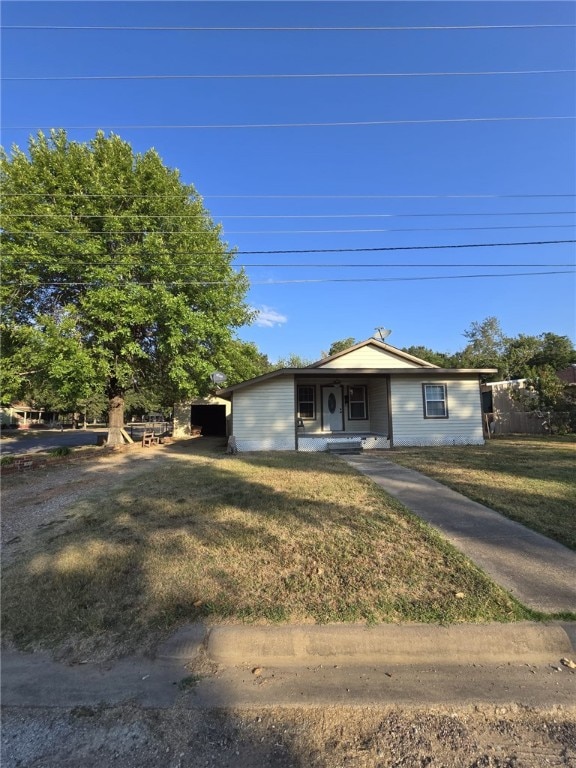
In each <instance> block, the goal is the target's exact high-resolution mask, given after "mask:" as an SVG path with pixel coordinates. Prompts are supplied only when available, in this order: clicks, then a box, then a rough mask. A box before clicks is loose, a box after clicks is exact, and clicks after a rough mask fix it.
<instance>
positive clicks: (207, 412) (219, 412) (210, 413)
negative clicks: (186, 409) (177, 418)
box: [190, 405, 226, 437]
mask: <svg viewBox="0 0 576 768" xmlns="http://www.w3.org/2000/svg"><path fill="white" fill-rule="evenodd" d="M190 416H191V423H192V424H193V425H194V426H195V427H202V434H203V435H206V436H207V437H226V406H225V405H193V406H192V412H191V414H190Z"/></svg>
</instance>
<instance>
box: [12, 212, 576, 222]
mask: <svg viewBox="0 0 576 768" xmlns="http://www.w3.org/2000/svg"><path fill="white" fill-rule="evenodd" d="M574 214H576V211H497V212H496V213H477V212H473V213H462V212H455V213H446V212H444V213H288V214H284V213H265V214H261V213H239V214H236V213H234V214H223V215H219V214H215V213H210V214H208V213H197V214H188V213H158V214H156V213H152V214H150V213H128V214H126V216H115V219H200V220H205V219H207V218H210V219H398V218H404V219H406V218H436V217H447V216H572V215H574ZM7 215H9V216H10V217H11V218H14V219H40V218H52V217H54V216H57V217H62V216H65V217H66V216H68V215H71V216H74V218H75V219H102V218H104V217H105V216H106V213H104V214H102V213H73V212H72V211H67V212H64V213H56V214H54V213H33V214H29V213H10V214H7Z"/></svg>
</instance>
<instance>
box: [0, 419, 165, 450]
mask: <svg viewBox="0 0 576 768" xmlns="http://www.w3.org/2000/svg"><path fill="white" fill-rule="evenodd" d="M164 426H165V425H163V424H162V425H161V424H160V422H157V423H156V424H150V425H144V424H127V425H126V431H127V432H128V434H129V435H132V436H133V437H134V438H135V439H138V437H139V436H140V435H141V434H142V432H143V430H144V429H145V428H152V427H154V428H155V431H156V432H161V431H162V429H163V428H164ZM107 432H108V429H107V428H106V427H88V428H87V429H70V428H66V429H64V431H60V429H37V430H36V429H35V430H32V429H26V430H24V429H19V430H6V431H3V432H2V435H1V437H0V450H1V451H2V454H3V455H4V456H6V455H10V454H23V453H38V452H39V451H48V450H50V448H59V447H60V446H68V447H70V448H77V447H80V446H85V445H96V444H97V439H98V436H99V435H106V433H107Z"/></svg>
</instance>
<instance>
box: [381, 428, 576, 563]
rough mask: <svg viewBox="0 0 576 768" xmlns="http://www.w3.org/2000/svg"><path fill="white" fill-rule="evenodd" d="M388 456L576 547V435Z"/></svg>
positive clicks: (503, 440) (513, 439)
mask: <svg viewBox="0 0 576 768" xmlns="http://www.w3.org/2000/svg"><path fill="white" fill-rule="evenodd" d="M390 458H391V459H392V460H393V461H395V462H397V463H398V464H402V465H403V466H406V467H410V468H412V469H417V470H419V471H420V472H422V473H423V474H425V475H428V476H429V477H432V478H434V479H435V480H439V481H440V482H441V483H444V484H445V485H448V486H450V487H451V488H453V489H454V490H456V491H459V492H460V493H463V494H464V495H465V496H468V497H469V498H470V499H474V501H479V502H480V503H482V504H485V505H486V506H488V507H491V508H492V509H495V510H497V511H498V512H502V514H504V515H506V516H507V517H509V518H511V519H512V520H517V521H518V522H520V523H523V524H524V525H526V526H528V527H529V528H532V529H533V530H535V531H539V532H540V533H543V534H545V535H546V536H549V537H550V538H552V539H556V541H559V542H560V543H561V544H564V545H566V546H567V547H570V548H571V549H576V472H575V470H576V436H574V435H569V436H565V437H528V436H526V437H524V436H517V437H510V438H500V437H499V438H495V439H493V440H490V441H488V442H487V443H486V445H484V446H449V447H439V448H434V449H430V448H400V449H396V450H395V451H394V452H393V453H392V454H390Z"/></svg>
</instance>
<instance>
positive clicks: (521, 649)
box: [204, 622, 574, 666]
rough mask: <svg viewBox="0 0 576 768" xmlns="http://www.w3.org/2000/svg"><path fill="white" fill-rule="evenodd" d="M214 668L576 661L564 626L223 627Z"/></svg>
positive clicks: (210, 652) (217, 632)
mask: <svg viewBox="0 0 576 768" xmlns="http://www.w3.org/2000/svg"><path fill="white" fill-rule="evenodd" d="M204 647H205V650H206V654H207V656H208V658H209V659H210V660H211V661H214V662H216V663H218V664H223V665H230V666H234V665H239V664H246V663H249V664H254V665H267V666H295V665H302V664H319V663H330V664H346V665H354V664H377V663H387V664H411V665H412V664H447V663H456V664H457V663H467V664H470V663H480V664H494V663H505V662H511V661H518V660H521V661H523V662H543V661H551V660H559V658H560V657H562V656H570V655H573V654H574V648H573V646H572V642H571V641H570V637H569V635H568V633H567V632H566V630H565V629H564V628H563V627H562V626H561V625H560V624H533V623H526V622H522V623H520V624H483V625H452V626H446V627H441V626H429V625H415V626H413V625H410V626H397V625H392V626H377V627H357V626H356V627H350V626H340V625H338V626H333V625H332V626H316V625H310V626H294V627H270V626H262V627H242V626H218V627H213V628H211V629H210V630H209V632H208V635H207V638H206V639H205V640H204Z"/></svg>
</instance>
